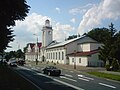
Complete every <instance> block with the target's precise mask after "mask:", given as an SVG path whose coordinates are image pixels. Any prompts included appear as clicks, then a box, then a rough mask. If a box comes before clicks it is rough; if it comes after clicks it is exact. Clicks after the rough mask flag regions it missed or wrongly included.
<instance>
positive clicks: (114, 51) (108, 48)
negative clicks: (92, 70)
mask: <svg viewBox="0 0 120 90" xmlns="http://www.w3.org/2000/svg"><path fill="white" fill-rule="evenodd" d="M87 35H88V36H90V37H91V38H93V39H95V40H97V41H98V42H101V43H103V44H104V45H103V46H102V47H101V48H100V59H101V60H103V61H104V62H105V64H107V65H106V69H109V68H110V67H112V70H116V69H119V68H118V65H117V64H116V62H115V60H116V61H118V63H119V65H120V55H119V53H120V32H119V33H117V30H116V29H115V28H114V25H113V24H112V23H111V24H110V26H109V28H95V29H93V30H92V31H90V32H88V34H87ZM107 61H108V62H109V63H106V62H107Z"/></svg>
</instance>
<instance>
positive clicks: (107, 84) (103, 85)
mask: <svg viewBox="0 0 120 90" xmlns="http://www.w3.org/2000/svg"><path fill="white" fill-rule="evenodd" d="M99 84H100V85H103V86H107V87H110V88H116V87H114V86H111V85H108V84H104V83H99Z"/></svg>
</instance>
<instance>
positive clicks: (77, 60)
mask: <svg viewBox="0 0 120 90" xmlns="http://www.w3.org/2000/svg"><path fill="white" fill-rule="evenodd" d="M101 45H102V44H101V43H98V42H97V41H95V40H93V39H92V38H90V37H88V36H82V37H77V38H74V39H71V40H67V41H64V42H61V43H57V42H56V41H53V29H52V26H51V25H50V21H49V20H46V22H45V26H43V29H42V47H41V48H40V49H41V50H40V54H39V57H40V58H39V61H46V62H53V63H60V64H69V65H80V66H103V61H101V60H99V52H98V48H99V47H101ZM28 51H29V47H28ZM26 55H28V54H26ZM26 60H28V58H27V57H26Z"/></svg>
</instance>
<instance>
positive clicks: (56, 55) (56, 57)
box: [56, 52, 57, 60]
mask: <svg viewBox="0 0 120 90" xmlns="http://www.w3.org/2000/svg"><path fill="white" fill-rule="evenodd" d="M56 60H57V52H56Z"/></svg>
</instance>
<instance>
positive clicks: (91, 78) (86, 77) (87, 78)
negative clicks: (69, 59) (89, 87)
mask: <svg viewBox="0 0 120 90" xmlns="http://www.w3.org/2000/svg"><path fill="white" fill-rule="evenodd" d="M78 76H79V77H83V78H86V79H89V80H94V79H93V78H90V77H85V76H84V75H78Z"/></svg>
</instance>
